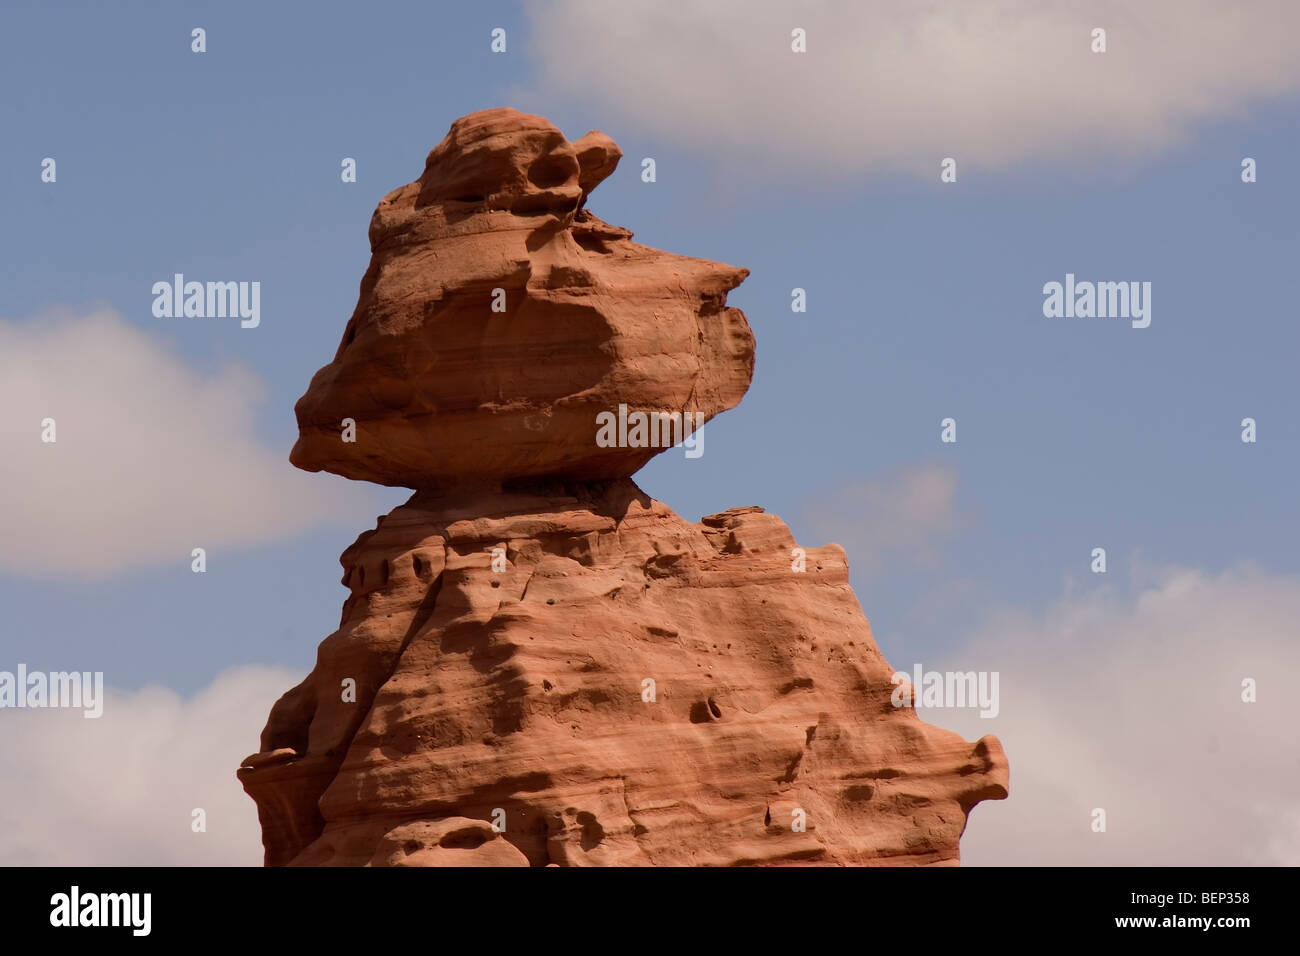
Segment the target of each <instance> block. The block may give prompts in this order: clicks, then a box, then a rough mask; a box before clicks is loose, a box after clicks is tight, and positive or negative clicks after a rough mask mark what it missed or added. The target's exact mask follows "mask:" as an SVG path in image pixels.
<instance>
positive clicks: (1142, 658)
mask: <svg viewBox="0 0 1300 956" xmlns="http://www.w3.org/2000/svg"><path fill="white" fill-rule="evenodd" d="M1297 620H1300V580H1297V579H1296V578H1294V577H1280V576H1273V575H1269V574H1266V573H1263V572H1261V571H1258V570H1251V569H1244V570H1236V571H1232V572H1225V573H1223V574H1220V575H1218V576H1210V575H1207V574H1205V573H1202V572H1199V571H1189V570H1177V571H1169V572H1168V573H1167V574H1166V576H1165V578H1164V580H1163V581H1162V582H1161V583H1159V584H1158V585H1155V586H1152V587H1149V588H1147V589H1146V590H1143V591H1141V592H1140V594H1139V595H1138V596H1137V597H1136V599H1134V600H1120V599H1118V598H1116V597H1115V596H1113V594H1111V593H1110V591H1109V590H1107V589H1101V590H1099V591H1098V592H1097V593H1096V594H1094V595H1091V596H1082V597H1080V596H1073V597H1068V596H1067V597H1066V598H1064V599H1063V600H1061V601H1060V603H1059V604H1058V605H1057V606H1056V607H1055V608H1053V609H1052V610H1051V611H1050V612H1049V613H1047V614H1046V615H1044V616H1043V617H1042V618H1031V617H1028V616H1025V615H1023V614H1006V615H1003V616H1002V617H1001V618H1000V619H998V620H995V621H993V622H992V623H991V624H990V626H988V627H986V628H983V629H981V630H980V632H979V633H978V634H976V635H975V636H974V637H973V638H972V639H971V641H970V642H969V644H968V645H967V646H966V649H965V650H964V652H963V653H962V654H960V655H956V656H954V657H952V658H949V659H948V660H946V661H943V662H931V661H927V662H925V664H926V667H927V669H944V668H951V669H953V670H962V671H965V670H997V671H999V672H1000V675H1001V677H1000V691H1001V694H1000V696H1001V713H1000V714H999V715H998V716H997V717H996V718H992V719H984V718H980V717H978V716H976V715H975V714H974V713H973V712H969V711H956V710H950V711H940V710H930V711H925V710H922V712H921V715H922V717H923V719H925V720H927V721H929V722H931V723H936V724H940V725H941V726H945V727H950V728H952V729H954V730H957V731H959V732H961V733H962V734H964V735H965V736H967V737H968V738H970V739H974V737H976V736H979V735H980V734H986V733H994V734H997V735H998V737H999V738H1000V739H1001V740H1002V743H1003V745H1004V746H1005V747H1006V751H1007V757H1008V759H1009V761H1010V764H1011V788H1010V789H1011V796H1010V798H1009V799H1008V800H1006V801H1003V802H1001V803H985V804H981V805H980V806H979V807H977V808H976V809H975V811H974V812H973V813H972V815H971V818H970V822H969V824H968V827H967V831H966V835H965V836H964V837H963V838H962V859H963V862H965V863H967V864H975V865H983V864H988V865H999V864H1024V865H1033V864H1048V865H1052V864H1084V865H1090V864H1096V865H1161V866H1181V865H1194V864H1204V865H1223V866H1228V865H1238V866H1249V865H1261V864H1266V865H1289V866H1295V865H1297V864H1300V812H1297V809H1296V796H1295V795H1296V792H1297V791H1300V756H1297V752H1296V727H1297V726H1300V694H1297V688H1298V687H1300V641H1297V632H1296V621H1297ZM1247 677H1250V678H1254V679H1255V680H1256V682H1257V684H1258V702H1257V703H1254V704H1248V703H1243V702H1242V701H1241V690H1242V689H1241V682H1242V679H1243V678H1247ZM1097 807H1100V808H1103V809H1104V810H1105V811H1106V816H1107V820H1106V822H1107V831H1106V832H1105V833H1094V832H1092V830H1091V826H1090V825H1091V821H1092V817H1091V813H1092V810H1093V809H1094V808H1097Z"/></svg>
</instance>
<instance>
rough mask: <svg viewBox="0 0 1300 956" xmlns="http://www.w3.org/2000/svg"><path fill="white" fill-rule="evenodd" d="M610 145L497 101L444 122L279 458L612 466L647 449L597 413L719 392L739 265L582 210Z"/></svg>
mask: <svg viewBox="0 0 1300 956" xmlns="http://www.w3.org/2000/svg"><path fill="white" fill-rule="evenodd" d="M621 155H622V154H621V153H620V152H619V149H618V147H617V146H615V145H614V142H613V141H612V140H611V139H609V137H607V136H605V135H604V134H602V133H598V132H592V133H588V134H587V135H586V136H585V137H583V138H582V139H580V140H578V141H576V142H573V143H570V142H569V141H567V140H566V139H565V138H564V135H563V134H562V133H560V131H559V130H557V129H556V128H555V127H554V126H552V125H551V124H550V123H549V122H547V121H546V120H544V119H542V118H541V117H540V116H529V115H527V114H524V113H519V112H516V111H515V110H511V109H494V110H487V111H484V112H481V113H474V114H471V115H470V116H466V117H464V118H463V119H459V120H457V121H456V122H455V123H453V124H452V127H451V131H450V132H449V133H448V134H447V138H446V139H444V140H443V141H442V142H441V143H439V144H438V145H437V146H436V147H434V149H433V151H432V152H430V153H429V158H428V160H427V161H426V162H425V167H424V173H423V174H422V175H421V176H420V178H419V179H417V180H416V181H415V182H413V183H410V184H408V185H406V186H402V187H401V188H400V189H396V190H394V191H393V192H391V193H389V194H388V195H387V196H385V197H384V199H383V201H381V202H380V204H379V208H378V209H376V210H375V215H374V217H373V218H372V220H371V222H370V248H371V257H370V268H369V269H367V270H366V274H365V277H364V278H363V279H362V280H361V295H360V299H359V301H358V302H357V307H356V310H355V311H354V312H353V313H352V318H351V319H350V320H349V321H348V324H347V328H346V329H345V330H344V333H343V342H342V344H341V345H340V346H339V349H338V352H337V354H336V355H335V356H334V361H332V362H331V363H330V364H329V365H327V366H325V367H324V368H323V369H321V370H320V371H319V372H317V373H316V376H315V377H314V378H313V379H312V382H311V386H310V387H309V388H308V389H307V393H306V394H305V395H304V396H303V397H302V398H301V399H300V400H299V401H298V404H297V406H296V412H297V415H298V426H299V430H300V435H301V437H300V438H299V439H298V443H297V444H296V445H295V446H294V449H293V452H292V454H291V456H290V460H291V461H292V462H293V463H294V464H295V465H297V466H298V467H300V468H304V469H306V470H308V471H331V472H334V473H335V474H339V475H343V476H345V477H347V478H358V479H364V480H366V481H374V482H379V483H380V484H385V485H397V486H400V487H408V488H430V487H445V488H454V487H457V486H459V485H461V484H464V483H466V482H472V483H474V484H475V486H476V487H482V485H483V483H484V482H497V483H500V482H501V481H505V480H508V479H518V478H527V477H534V476H557V477H567V478H577V479H580V480H584V481H590V480H596V479H601V478H622V477H627V476H629V475H631V474H632V473H633V472H635V471H636V470H637V469H639V468H640V467H641V466H642V465H644V464H645V463H646V462H647V461H648V460H649V459H650V458H651V457H652V456H653V455H654V454H656V453H657V452H658V451H661V450H662V447H658V448H656V447H618V446H606V447H602V446H600V445H597V444H596V443H595V442H594V441H593V436H594V435H595V425H594V422H595V416H596V414H597V413H598V412H600V411H602V410H608V409H612V408H613V409H616V408H617V406H618V404H619V402H620V401H627V400H628V399H630V398H631V399H634V400H635V401H636V403H637V406H636V407H637V409H638V410H641V411H643V412H646V413H649V412H661V413H665V414H672V413H677V414H678V415H681V414H683V413H686V412H690V413H694V414H699V415H701V416H702V418H700V419H698V421H701V422H702V421H707V420H708V419H709V418H712V417H713V416H714V415H716V414H717V413H718V412H721V411H725V410H726V409H729V408H732V407H734V406H735V405H736V403H737V402H739V401H740V399H741V396H742V395H744V393H745V390H746V389H747V388H748V387H749V382H750V377H751V375H752V374H753V369H754V338H753V335H752V334H751V333H750V330H749V325H748V323H747V322H746V321H745V317H744V315H743V314H742V313H741V312H740V310H739V309H730V308H727V307H726V304H725V303H726V296H727V292H728V291H730V290H731V289H734V288H735V287H736V286H737V285H739V284H740V283H741V281H742V280H743V279H744V278H745V276H746V275H748V274H749V273H748V271H747V270H745V269H737V268H734V267H732V266H726V265H722V264H721V263H717V262H709V261H707V260H705V259H692V258H688V257H685V256H676V255H672V254H671V253H667V252H660V251H659V250H657V249H651V248H648V247H646V246H642V245H638V244H637V243H635V242H633V241H632V233H630V232H629V231H628V230H626V229H620V228H619V227H617V226H610V225H608V224H606V223H604V222H602V221H601V220H599V219H597V218H596V217H595V216H593V215H592V214H591V213H590V212H588V211H587V210H586V209H585V208H583V204H584V202H585V201H586V198H587V195H588V194H589V193H590V192H591V190H592V189H594V188H595V187H596V185H597V184H598V183H600V181H601V180H603V179H604V178H605V177H606V176H608V175H609V174H610V173H611V172H613V170H614V168H615V166H617V164H618V160H619V157H620V156H621ZM345 419H350V420H351V421H352V422H353V423H355V432H356V434H357V435H358V436H360V437H359V438H358V440H357V441H355V442H344V441H341V440H340V434H341V433H342V430H343V428H344V424H343V423H344V420H345Z"/></svg>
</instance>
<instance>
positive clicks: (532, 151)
mask: <svg viewBox="0 0 1300 956" xmlns="http://www.w3.org/2000/svg"><path fill="white" fill-rule="evenodd" d="M619 155H620V154H619V151H618V148H617V147H616V146H615V145H614V143H613V142H612V141H611V140H610V139H609V138H608V137H606V136H604V135H603V134H601V133H597V132H592V133H589V134H587V136H585V137H583V138H582V139H579V140H577V141H575V142H572V143H570V142H568V141H567V140H565V138H564V137H563V135H562V134H561V133H560V132H559V131H558V130H556V129H555V127H553V126H552V125H551V124H550V123H548V122H547V121H546V120H544V119H542V118H541V117H536V116H528V115H526V114H522V113H518V112H515V111H514V110H508V109H497V110H488V111H485V112H481V113H475V114H472V115H470V116H467V117H464V118H462V119H460V120H458V121H457V122H456V123H454V124H453V125H452V127H451V130H450V132H449V133H448V135H447V138H446V139H444V140H443V142H442V143H440V144H439V145H438V146H437V147H435V148H434V150H433V151H432V152H431V153H430V154H429V158H428V161H427V162H426V164H425V169H424V173H423V174H422V175H421V177H420V178H419V179H418V180H416V181H415V182H414V183H411V184H410V185H408V186H404V187H402V188H400V189H397V190H395V191H394V192H392V193H390V194H389V195H388V196H387V197H385V198H384V200H383V201H382V202H381V203H380V205H379V208H378V209H377V210H376V212H375V216H374V219H373V220H372V222H371V227H370V238H371V247H372V258H371V263H370V267H369V269H368V270H367V272H366V275H365V277H364V278H363V280H362V284H361V294H360V299H359V302H358V304H357V308H356V311H355V312H354V313H353V316H352V318H351V319H350V320H349V322H348V325H347V328H346V330H345V332H344V337H343V342H342V344H341V345H340V347H339V350H338V353H337V354H336V356H335V358H334V361H333V362H331V363H330V364H329V365H327V366H326V367H325V368H323V369H321V371H320V372H318V373H317V374H316V376H315V377H314V378H313V380H312V383H311V386H310V387H309V389H308V391H307V393H306V394H305V395H304V396H303V398H302V399H301V400H300V401H299V402H298V405H297V409H296V410H297V414H298V421H299V426H300V435H301V437H300V438H299V441H298V443H297V444H296V445H295V447H294V450H293V453H292V459H291V460H292V461H293V462H294V463H295V464H296V465H298V466H299V467H302V468H306V469H309V470H326V471H331V472H334V473H337V474H341V475H345V476H347V477H351V478H358V479H364V480H369V481H375V482H380V483H382V484H389V485H399V486H405V487H410V488H413V489H415V494H414V495H413V497H412V498H411V499H410V500H409V501H408V502H407V503H406V504H404V505H402V506H400V507H399V508H397V509H395V510H394V511H393V512H391V513H390V514H388V515H387V516H385V517H383V518H381V519H380V520H379V523H378V526H377V527H376V528H375V530H373V531H368V532H366V533H364V534H362V535H361V537H359V538H358V539H357V541H356V543H355V544H353V545H352V546H351V547H350V548H348V549H347V551H345V552H344V553H343V556H342V559H341V560H342V563H343V568H344V576H343V583H344V584H345V585H346V586H347V587H348V589H349V592H350V596H349V597H348V599H347V601H346V603H345V604H344V608H343V616H342V620H341V622H340V626H339V629H338V630H337V631H335V632H334V633H333V634H332V635H330V636H329V637H328V638H326V639H325V641H324V642H323V643H322V644H321V646H320V649H319V652H318V656H317V662H316V666H315V668H314V669H313V670H312V672H311V674H309V675H308V677H307V678H306V680H304V681H303V682H302V683H301V684H299V685H298V686H297V687H295V688H293V689H292V690H290V691H289V692H288V693H286V694H285V695H284V696H283V697H282V698H281V699H280V700H279V701H278V702H277V703H276V705H275V707H274V708H273V709H272V712H271V716H270V719H269V721H268V722H267V725H266V728H265V730H264V731H263V733H262V740H261V747H260V750H259V752H258V753H256V754H253V755H252V756H250V757H248V758H247V759H246V760H245V761H244V764H243V766H242V767H241V768H240V770H239V778H240V780H241V782H242V783H243V785H244V788H245V789H246V790H247V792H248V793H249V794H250V795H251V796H252V797H253V799H254V800H255V801H256V802H257V805H258V811H259V817H260V820H261V824H262V835H263V843H264V845H265V848H266V863H267V864H268V865H285V864H292V865H309V866H310V865H430V866H436V865H453V866H456V865H486V866H498V865H500V866H504V865H518V866H545V865H551V864H556V865H595V866H600V865H737V864H953V863H956V862H957V860H958V840H959V838H960V836H961V834H962V831H963V830H964V828H965V824H966V818H967V815H968V814H969V812H970V810H971V808H972V807H973V806H974V805H975V804H976V803H977V802H979V801H980V800H986V799H1000V798H1002V797H1005V796H1006V793H1007V790H1006V785H1007V764H1006V759H1005V756H1004V755H1003V752H1002V748H1001V746H1000V745H999V743H998V741H997V739H996V738H995V737H985V738H982V739H981V740H980V741H978V742H976V743H974V744H971V743H968V742H966V741H964V740H963V739H962V738H961V737H960V736H958V735H957V734H954V733H952V732H949V731H945V730H941V729H939V728H936V727H933V726H930V725H928V724H925V723H923V722H922V721H921V720H920V719H919V718H918V717H917V715H916V713H915V711H913V710H912V709H910V708H908V707H896V706H894V703H893V701H892V699H891V695H892V692H893V691H894V689H895V685H894V684H893V683H892V682H891V676H892V675H893V668H891V667H890V666H889V664H888V663H887V662H886V661H885V660H884V658H883V657H882V656H881V654H880V652H879V650H878V649H877V648H876V646H875V643H874V641H873V640H872V637H871V630H870V627H869V626H868V624H867V621H866V618H865V617H864V616H863V614H862V611H861V609H860V607H859V606H858V603H857V600H856V598H855V597H854V595H853V592H852V589H851V588H850V587H849V583H848V566H847V562H846V560H845V555H844V551H843V549H841V548H840V547H839V546H837V545H833V544H832V545H827V546H825V547H822V548H805V549H802V552H798V551H796V548H797V545H796V543H795V541H794V539H793V537H792V535H791V533H790V530H789V529H788V528H787V527H786V526H785V524H784V523H783V522H782V521H781V520H780V519H779V518H777V517H775V516H773V515H769V514H766V513H764V512H763V510H762V509H761V508H754V507H746V508H734V509H731V510H729V511H726V512H723V513H721V514H717V515H711V516H709V517H706V518H704V519H703V520H702V521H701V522H698V523H691V522H688V521H685V520H683V519H682V518H680V517H678V516H677V515H676V514H674V513H673V512H672V511H671V510H670V509H669V508H667V507H666V506H665V505H663V504H661V503H659V502H657V501H654V500H653V499H651V498H649V497H648V496H647V495H645V494H644V493H643V492H642V491H641V490H640V489H639V488H637V486H636V485H635V483H634V482H633V481H632V480H631V477H630V476H631V475H632V473H633V472H635V471H636V470H637V469H638V468H640V467H641V466H642V465H643V464H644V463H645V462H646V461H647V460H649V458H650V457H652V456H653V455H654V454H656V453H658V452H659V451H662V450H663V449H662V448H661V447H646V446H640V447H637V446H635V445H633V446H632V447H628V445H630V444H631V443H630V442H629V443H624V444H622V445H618V444H615V445H609V444H603V443H600V442H598V441H597V440H596V436H597V419H598V416H600V415H601V414H602V413H611V412H614V411H615V410H616V409H618V407H619V406H620V405H625V406H628V407H631V408H635V409H641V410H646V411H650V412H658V413H662V414H673V413H678V414H683V415H687V414H692V415H693V414H698V415H699V416H700V420H707V419H708V418H711V417H713V416H714V415H716V414H718V413H719V412H722V411H725V410H726V409H728V408H731V407H733V406H735V405H736V404H737V403H738V402H739V401H740V399H741V397H742V396H743V394H744V392H745V390H746V389H747V388H748V385H749V382H750V377H751V375H752V372H753V357H754V340H753V336H752V334H751V332H750V330H749V326H748V324H747V323H746V321H745V317H744V315H743V314H742V313H741V312H740V311H739V310H737V309H734V308H729V307H728V306H727V305H726V295H727V292H728V291H730V290H731V289H733V288H735V286H737V285H738V284H739V283H740V282H741V281H742V280H743V279H744V277H745V276H746V275H747V272H746V271H745V270H743V269H737V268H733V267H731V266H725V265H721V264H719V263H715V262H708V261H705V260H700V259H691V258H686V257H682V256H675V255H671V254H669V253H665V252H660V251H658V250H654V249H649V248H647V247H645V246H641V245H638V244H636V243H634V242H632V241H631V233H629V232H628V231H627V230H625V229H621V228H619V227H616V226H610V225H607V224H606V223H603V222H601V221H600V220H599V219H597V218H596V217H595V216H593V215H592V214H591V213H590V212H589V211H588V210H587V209H586V208H585V206H586V201H587V198H588V196H589V194H590V193H591V190H592V189H593V188H595V186H596V185H597V184H599V182H600V181H601V180H602V179H604V178H605V177H607V176H608V175H609V174H610V173H611V172H612V171H613V169H614V167H615V166H616V164H617V162H618V159H619ZM344 420H351V422H352V428H353V432H352V437H353V438H354V439H355V440H353V441H346V440H344V437H343V436H344V434H345V432H344V429H345V426H344V424H343V422H344ZM799 554H801V558H800V559H795V555H799ZM800 565H802V568H803V570H796V567H798V566H800Z"/></svg>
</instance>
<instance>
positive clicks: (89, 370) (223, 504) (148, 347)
mask: <svg viewBox="0 0 1300 956" xmlns="http://www.w3.org/2000/svg"><path fill="white" fill-rule="evenodd" d="M246 334H256V333H246ZM264 398H265V388H264V386H263V384H262V383H261V382H260V381H259V380H258V379H257V378H256V376H255V375H253V374H252V373H251V372H250V371H248V370H246V369H244V368H241V367H239V366H237V365H231V366H228V367H225V368H223V369H221V370H220V371H219V372H216V373H214V374H203V373H201V372H198V371H196V370H194V369H191V368H190V367H188V366H187V365H186V364H185V362H184V361H183V360H182V359H181V358H179V357H178V356H176V355H174V354H172V353H170V352H169V351H168V350H166V349H165V348H163V347H162V346H161V345H160V344H159V343H158V341H157V339H156V338H154V337H151V336H150V335H148V334H147V333H146V332H144V331H142V330H140V329H138V328H136V327H134V326H132V325H130V324H129V323H127V322H126V321H124V320H123V319H122V318H121V317H120V316H118V315H116V314H115V313H113V312H110V311H98V312H95V313H92V314H89V315H73V314H53V315H47V316H43V317H40V318H37V319H33V320H28V321H26V322H21V323H18V322H9V321H3V320H0V448H3V449H4V453H3V455H0V541H3V542H4V547H3V548H2V549H0V571H7V572H11V573H15V574H25V575H65V574H70V575H83V576H101V575H107V574H112V573H116V572H119V571H122V570H124V569H126V568H130V567H135V566H140V565H150V564H157V563H160V562H164V561H173V562H182V563H184V564H187V565H188V563H189V561H190V557H189V555H190V552H191V551H192V549H194V548H197V547H202V548H206V549H208V550H209V552H211V550H212V549H213V548H217V547H234V546H240V545H253V544H259V543H262V542H266V541H272V540H275V539H277V538H281V537H284V536H287V535H290V534H293V533H296V532H299V531H302V530H305V529H307V528H309V527H311V526H313V525H315V524H319V523H331V524H334V523H337V524H342V525H350V526H353V527H355V526H357V525H358V524H361V525H363V526H364V525H365V524H366V523H368V521H369V516H372V515H373V514H374V513H375V512H374V511H371V510H369V509H371V508H372V507H373V504H374V502H373V492H371V491H365V492H361V491H360V490H359V489H357V490H352V491H349V489H346V488H345V487H343V484H342V482H341V480H333V479H327V478H323V477H319V476H316V477H312V476H309V475H307V474H306V473H304V472H299V471H298V470H296V469H295V468H293V467H292V466H291V465H290V464H289V462H288V449H287V448H286V449H280V448H269V447H267V446H265V445H264V444H262V443H261V442H259V441H258V439H257V438H256V437H255V416H256V413H257V410H258V408H259V406H260V405H261V403H262V402H263V401H264ZM46 418H52V419H54V420H55V426H56V438H57V441H55V442H54V443H45V442H42V440H41V437H42V426H41V423H42V421H43V420H44V419H46Z"/></svg>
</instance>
